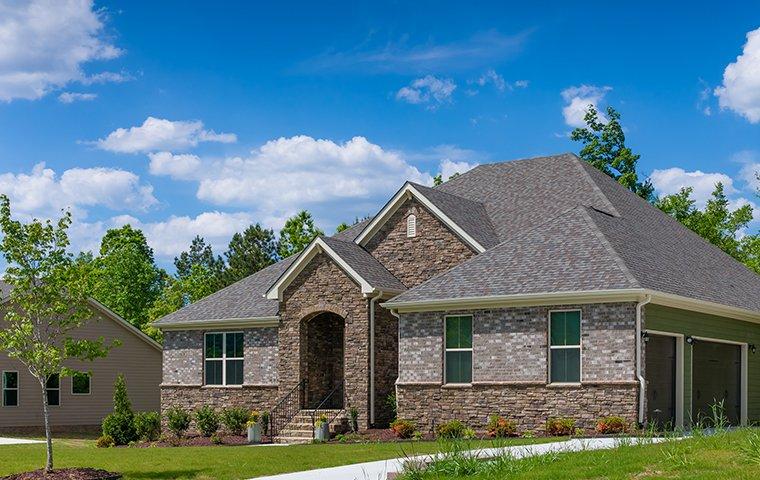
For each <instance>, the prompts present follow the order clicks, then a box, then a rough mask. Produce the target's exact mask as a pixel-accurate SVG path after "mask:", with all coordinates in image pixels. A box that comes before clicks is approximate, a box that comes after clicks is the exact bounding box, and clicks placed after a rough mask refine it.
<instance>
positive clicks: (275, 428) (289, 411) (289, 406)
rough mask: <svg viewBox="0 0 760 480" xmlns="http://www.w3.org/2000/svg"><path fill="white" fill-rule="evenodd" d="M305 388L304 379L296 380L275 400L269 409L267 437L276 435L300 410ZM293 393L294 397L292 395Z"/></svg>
mask: <svg viewBox="0 0 760 480" xmlns="http://www.w3.org/2000/svg"><path fill="white" fill-rule="evenodd" d="M305 390H306V379H303V380H301V381H300V382H298V385H296V386H295V387H293V388H292V389H291V390H290V391H289V392H288V393H286V394H285V396H283V397H282V399H280V401H279V402H277V405H275V406H274V408H272V409H271V410H270V411H269V437H270V438H274V437H276V436H277V435H278V434H279V433H280V431H281V430H282V429H283V428H284V427H285V426H286V425H287V424H288V423H290V421H291V420H293V417H295V416H296V415H298V412H300V411H301V399H302V398H303V395H301V393H302V392H304V391H305ZM294 394H295V399H293V395H294Z"/></svg>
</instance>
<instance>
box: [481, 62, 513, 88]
mask: <svg viewBox="0 0 760 480" xmlns="http://www.w3.org/2000/svg"><path fill="white" fill-rule="evenodd" d="M475 83H477V84H478V85H480V86H481V87H483V86H485V85H487V84H489V83H491V84H493V86H494V87H495V88H496V90H498V91H500V92H503V91H504V90H506V89H507V82H506V81H505V80H504V77H502V76H501V75H499V74H498V73H496V70H494V69H493V68H490V69H488V70H487V71H486V73H484V74H483V75H481V76H480V78H478V79H477V81H476V82H475ZM510 88H511V86H510Z"/></svg>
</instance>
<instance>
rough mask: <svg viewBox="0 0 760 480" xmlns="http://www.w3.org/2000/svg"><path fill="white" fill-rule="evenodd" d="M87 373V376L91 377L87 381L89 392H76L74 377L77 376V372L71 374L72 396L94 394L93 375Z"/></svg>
mask: <svg viewBox="0 0 760 480" xmlns="http://www.w3.org/2000/svg"><path fill="white" fill-rule="evenodd" d="M80 373H81V372H80ZM85 375H87V378H88V379H89V381H88V382H87V393H74V377H75V376H76V373H75V374H72V375H71V396H72V397H87V396H89V395H92V375H91V374H90V373H85Z"/></svg>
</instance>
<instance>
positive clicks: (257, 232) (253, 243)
mask: <svg viewBox="0 0 760 480" xmlns="http://www.w3.org/2000/svg"><path fill="white" fill-rule="evenodd" d="M224 256H225V258H226V259H227V268H226V270H225V271H224V282H223V283H224V284H225V285H229V284H231V283H235V282H237V281H238V280H240V279H242V278H245V277H247V276H249V275H252V274H254V273H256V272H258V271H259V270H261V269H262V268H264V267H268V266H269V265H271V264H273V263H274V262H275V261H276V260H277V242H276V241H275V239H274V232H273V231H272V230H271V229H269V230H268V229H266V228H263V227H262V226H261V225H259V224H258V223H257V224H256V225H250V226H249V227H248V228H246V229H245V230H244V231H243V233H236V234H235V235H233V236H232V239H231V240H230V244H229V249H228V250H227V252H225V254H224Z"/></svg>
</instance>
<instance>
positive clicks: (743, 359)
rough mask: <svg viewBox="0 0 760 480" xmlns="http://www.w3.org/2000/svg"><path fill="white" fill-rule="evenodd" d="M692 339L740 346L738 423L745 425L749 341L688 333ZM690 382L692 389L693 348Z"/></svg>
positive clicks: (747, 394) (747, 399) (747, 397)
mask: <svg viewBox="0 0 760 480" xmlns="http://www.w3.org/2000/svg"><path fill="white" fill-rule="evenodd" d="M690 337H691V338H693V339H694V340H698V341H702V342H708V343H710V342H711V343H723V344H727V345H736V346H738V347H740V348H741V354H740V363H741V365H740V367H739V368H740V370H739V396H740V397H741V398H740V399H739V401H740V402H741V403H740V404H739V423H740V424H741V426H743V427H746V426H747V424H748V419H747V402H748V401H749V384H748V377H749V375H748V369H749V343H748V342H736V341H734V340H725V339H722V338H712V337H702V336H698V335H690ZM691 364H692V368H691V377H692V380H691V384H692V390H693V389H694V387H693V385H694V350H693V347H692V351H691ZM692 413H693V412H692Z"/></svg>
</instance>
